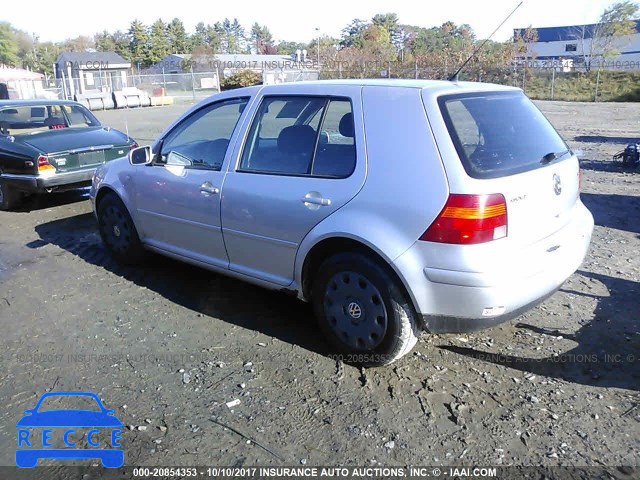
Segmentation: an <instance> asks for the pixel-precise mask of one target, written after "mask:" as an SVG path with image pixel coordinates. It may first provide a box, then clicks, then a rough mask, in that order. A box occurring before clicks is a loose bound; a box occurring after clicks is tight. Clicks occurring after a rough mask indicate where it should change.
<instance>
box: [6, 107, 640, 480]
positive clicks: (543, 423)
mask: <svg viewBox="0 0 640 480" xmlns="http://www.w3.org/2000/svg"><path fill="white" fill-rule="evenodd" d="M539 105H540V107H541V108H542V110H543V111H544V112H545V113H546V114H547V115H548V116H549V118H550V119H551V121H552V122H553V123H554V125H555V126H556V127H557V128H558V130H559V131H560V132H561V133H562V135H563V136H564V137H565V138H566V139H567V141H568V142H569V144H570V146H571V147H573V148H575V149H582V150H583V152H584V156H583V168H584V175H583V192H584V193H583V194H582V198H583V201H584V202H585V204H586V205H587V206H588V207H589V209H590V210H591V211H592V212H593V215H594V217H595V221H596V224H597V226H596V230H595V232H594V237H593V243H592V247H591V250H590V253H589V255H588V258H587V259H586V261H585V263H584V265H583V266H582V267H581V269H580V270H579V271H578V272H577V273H576V274H575V275H573V276H572V277H571V278H570V279H569V280H568V282H567V283H566V284H565V285H564V287H563V288H562V290H561V291H559V292H558V293H557V294H555V295H554V296H553V297H552V298H550V299H549V300H547V301H546V302H545V303H544V304H543V305H541V306H540V307H538V308H536V309H534V310H532V311H530V312H529V313H527V314H526V315H524V316H523V317H521V318H520V319H518V320H517V321H514V322H512V323H509V324H506V325H504V326H501V327H498V328H494V329H492V330H488V331H484V332H480V333H476V334H471V335H439V336H438V335H424V336H423V337H422V339H421V340H420V342H419V343H418V345H417V346H416V348H415V350H414V352H413V353H412V354H410V355H408V356H407V357H405V358H404V359H402V360H400V361H398V362H397V363H396V364H394V365H392V366H390V367H387V368H379V369H372V370H365V371H361V370H358V369H356V368H352V367H349V366H344V365H342V364H336V362H335V361H332V360H331V359H330V358H328V357H327V353H328V352H329V347H328V346H327V345H326V344H325V343H324V342H323V341H322V340H321V338H320V336H319V335H318V334H317V332H316V329H315V327H314V324H313V321H312V317H311V311H310V309H309V308H308V307H307V306H306V305H304V304H302V303H299V302H298V301H296V300H293V299H290V298H288V297H286V296H282V295H280V294H274V293H271V292H267V291H263V290H261V289H260V288H257V287H253V286H250V285H247V284H244V283H241V282H238V281H235V280H231V279H228V278H225V277H222V276H218V275H215V274H212V273H209V272H206V271H203V270H199V269H197V268H194V267H190V266H185V265H182V264H179V263H176V262H174V261H171V260H166V259H163V258H160V257H154V260H153V262H152V264H151V265H149V266H146V267H144V268H140V269H130V268H123V267H120V266H118V265H117V264H115V263H114V262H113V261H112V260H110V258H109V257H108V255H107V254H106V252H105V250H104V248H103V247H102V244H101V242H100V239H99V237H98V235H97V233H96V227H95V221H94V219H93V217H92V215H91V213H90V211H91V209H90V205H89V202H88V200H87V192H86V191H80V192H70V193H65V194H58V195H50V196H48V197H44V198H39V199H30V200H29V201H28V203H27V204H26V205H25V206H24V208H23V209H22V210H21V211H19V212H11V213H7V212H0V245H1V247H0V325H1V326H2V332H3V335H2V338H1V339H0V355H1V356H0V363H1V365H0V369H1V371H2V375H1V376H0V405H3V406H4V408H3V409H2V410H1V411H0V465H13V464H14V458H13V457H14V450H15V448H16V427H15V423H16V421H17V420H18V419H19V418H20V417H21V416H22V415H23V410H24V409H25V408H32V407H33V406H34V404H35V402H36V400H37V399H38V398H39V396H40V395H41V394H43V393H44V392H46V391H49V390H87V391H92V392H95V393H97V394H98V395H99V396H100V397H101V398H102V399H103V401H104V402H105V405H106V407H107V408H113V409H115V412H116V415H117V416H118V418H120V419H121V420H122V421H123V422H124V424H125V425H126V426H127V427H126V428H125V429H124V431H123V434H122V442H123V447H124V451H125V464H126V465H184V466H192V465H230V466H243V465H244V466H263V465H298V466H300V465H336V464H337V465H365V466H375V465H386V466H404V465H433V466H447V465H485V466H489V465H534V466H537V465H546V466H556V465H568V466H574V465H577V466H587V465H588V466H607V467H610V468H609V469H608V470H609V471H610V473H611V475H613V476H615V477H619V478H638V476H639V475H640V396H639V394H638V390H640V370H639V368H638V367H639V365H640V363H639V362H638V358H639V357H640V171H639V172H635V173H625V172H623V171H621V169H620V168H619V167H618V166H616V165H614V164H612V162H611V161H610V159H611V155H612V154H613V153H615V152H617V151H619V150H621V149H622V148H623V147H624V145H625V144H626V143H628V141H632V140H633V141H637V140H638V138H640V121H639V119H640V104H577V103H559V102H540V103H539ZM184 108H185V107H182V106H174V107H164V108H152V109H138V110H130V111H117V112H115V111H111V112H104V113H98V116H99V117H100V118H101V119H102V120H103V121H104V122H105V123H107V124H110V125H112V126H114V127H116V128H121V129H123V130H124V129H125V119H126V123H127V126H128V130H129V133H130V134H131V135H132V136H133V137H135V138H137V139H138V140H139V141H140V143H148V142H149V141H150V140H152V139H153V138H154V137H155V136H156V135H157V134H158V133H159V131H160V130H161V129H162V128H163V127H164V126H166V125H167V124H168V123H169V122H170V121H171V120H173V119H174V118H175V117H176V116H178V115H179V114H180V113H181V112H182V111H183V110H184ZM236 399H238V400H240V403H239V404H238V405H237V406H235V407H232V408H229V407H227V405H226V402H230V401H232V400H236ZM225 427H228V428H225ZM247 439H250V440H249V441H248V440H247ZM41 463H43V464H46V463H47V462H46V461H44V462H41ZM79 463H82V462H79ZM620 466H625V467H624V468H617V467H620ZM35 472H38V469H36V471H35ZM46 472H48V473H33V476H34V478H36V477H37V478H54V477H55V475H54V474H53V473H52V472H51V471H46ZM60 475H62V474H60ZM0 476H2V474H0ZM7 478H10V477H9V476H8V477H7ZM65 478H66V477H65ZM87 478H89V477H87ZM94 478H95V477H94Z"/></svg>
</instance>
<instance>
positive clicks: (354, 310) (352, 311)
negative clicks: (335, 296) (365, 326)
mask: <svg viewBox="0 0 640 480" xmlns="http://www.w3.org/2000/svg"><path fill="white" fill-rule="evenodd" d="M347 313H348V314H349V315H350V316H351V318H353V319H354V320H358V319H359V318H360V317H361V316H362V308H360V305H358V304H357V303H356V302H351V303H350V304H349V306H348V307H347Z"/></svg>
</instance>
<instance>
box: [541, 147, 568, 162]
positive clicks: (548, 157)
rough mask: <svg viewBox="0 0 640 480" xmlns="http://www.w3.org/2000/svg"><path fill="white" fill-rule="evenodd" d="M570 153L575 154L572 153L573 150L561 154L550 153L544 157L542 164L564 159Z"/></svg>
mask: <svg viewBox="0 0 640 480" xmlns="http://www.w3.org/2000/svg"><path fill="white" fill-rule="evenodd" d="M568 153H571V154H573V152H572V151H571V149H569V150H563V151H561V152H549V153H547V154H546V155H545V156H544V157H542V158H541V159H540V163H551V162H553V161H554V160H560V159H561V158H562V157H564V156H565V155H567V154H568Z"/></svg>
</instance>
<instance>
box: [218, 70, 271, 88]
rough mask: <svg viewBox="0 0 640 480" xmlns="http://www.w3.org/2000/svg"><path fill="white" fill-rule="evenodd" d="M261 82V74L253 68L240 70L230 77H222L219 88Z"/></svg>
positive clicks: (237, 86)
mask: <svg viewBox="0 0 640 480" xmlns="http://www.w3.org/2000/svg"><path fill="white" fill-rule="evenodd" d="M261 83H262V75H261V74H260V73H258V72H254V71H253V70H240V71H239V72H236V73H234V74H233V75H231V76H230V77H226V78H224V79H222V81H221V82H220V89H221V90H232V89H234V88H242V87H250V86H251V85H260V84H261Z"/></svg>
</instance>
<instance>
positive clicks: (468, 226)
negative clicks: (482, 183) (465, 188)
mask: <svg viewBox="0 0 640 480" xmlns="http://www.w3.org/2000/svg"><path fill="white" fill-rule="evenodd" d="M506 236H507V202H506V200H505V198H504V195H502V194H500V193H493V194H491V195H460V194H451V195H449V198H448V199H447V203H446V204H445V206H444V208H443V209H442V211H441V212H440V215H438V217H437V218H436V219H435V220H434V222H433V223H432V224H431V226H430V227H429V228H428V229H427V231H426V232H424V233H423V234H422V236H421V237H420V240H422V241H425V242H438V243H452V244H458V245H472V244H477V243H485V242H490V241H492V240H498V239H499V238H504V237H506Z"/></svg>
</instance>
